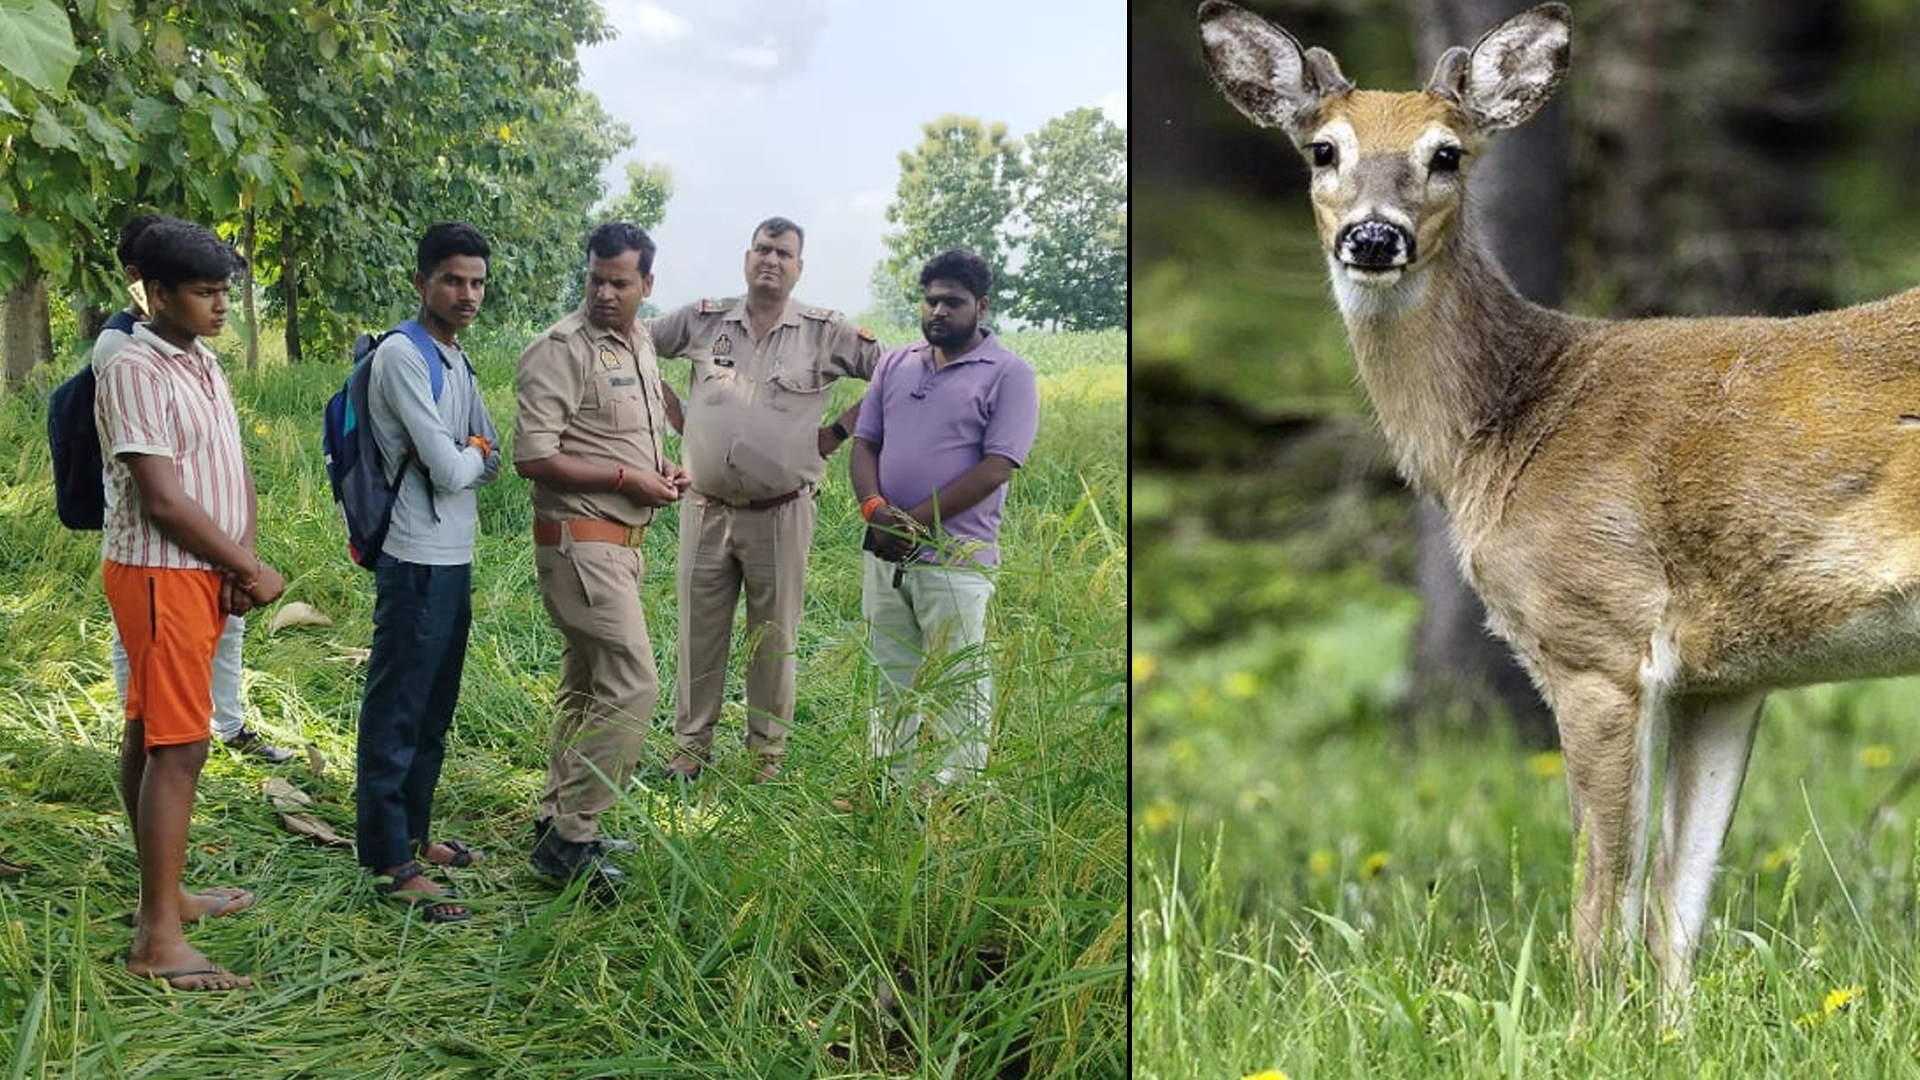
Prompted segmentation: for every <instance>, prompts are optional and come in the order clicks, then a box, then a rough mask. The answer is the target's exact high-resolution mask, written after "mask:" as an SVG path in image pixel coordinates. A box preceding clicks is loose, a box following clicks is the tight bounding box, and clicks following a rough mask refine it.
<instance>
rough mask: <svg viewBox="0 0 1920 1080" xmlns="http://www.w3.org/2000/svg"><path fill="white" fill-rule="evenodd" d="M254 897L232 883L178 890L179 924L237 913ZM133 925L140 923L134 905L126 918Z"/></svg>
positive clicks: (187, 924) (138, 910)
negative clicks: (199, 888)
mask: <svg viewBox="0 0 1920 1080" xmlns="http://www.w3.org/2000/svg"><path fill="white" fill-rule="evenodd" d="M256 899H257V898H256V897H255V896H254V895H253V894H252V893H251V892H248V891H247V890H245V889H242V888H239V887H238V886H234V885H215V886H214V887H212V888H210V889H201V890H200V891H198V892H188V891H187V890H186V889H185V888H182V889H181V890H180V925H182V926H190V925H192V924H194V923H197V922H199V921H201V920H202V919H224V918H226V917H227V916H229V915H238V914H240V913H241V912H243V911H245V910H247V909H248V908H250V907H252V906H253V905H254V903H255V901H256ZM127 921H128V922H131V923H132V924H133V925H135V926H138V925H140V909H139V908H138V907H137V906H136V907H135V908H134V909H133V914H132V915H131V916H130V917H129V918H128V920H127Z"/></svg>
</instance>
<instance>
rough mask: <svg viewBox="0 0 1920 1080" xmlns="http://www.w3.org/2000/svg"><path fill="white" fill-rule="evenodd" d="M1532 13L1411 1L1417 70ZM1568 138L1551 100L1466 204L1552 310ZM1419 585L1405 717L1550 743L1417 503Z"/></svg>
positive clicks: (1426, 507)
mask: <svg viewBox="0 0 1920 1080" xmlns="http://www.w3.org/2000/svg"><path fill="white" fill-rule="evenodd" d="M1530 6H1532V5H1531V4H1530V3H1528V2H1525V0H1422V2H1421V3H1420V4H1419V6H1418V9H1417V17H1418V42H1417V43H1418V46H1419V49H1420V66H1421V68H1422V69H1423V70H1424V69H1426V68H1429V67H1431V66H1432V65H1433V62H1434V61H1435V60H1436V59H1437V58H1438V57H1439V55H1440V53H1441V51H1442V50H1444V49H1445V48H1446V47H1447V46H1449V45H1457V44H1470V43H1472V42H1473V41H1474V39H1475V38H1476V37H1477V36H1478V35H1479V34H1480V33H1481V32H1483V31H1484V30H1485V29H1486V28H1487V27H1489V26H1493V25H1495V24H1497V23H1499V22H1500V21H1501V20H1502V19H1505V18H1507V17H1508V16H1510V15H1513V14H1516V13H1518V12H1520V11H1523V10H1525V9H1526V8H1528V7H1530ZM1566 160H1567V135H1566V123H1565V121H1564V120H1563V108H1562V106H1561V105H1560V104H1559V103H1558V102H1555V103H1553V104H1550V105H1548V106H1547V107H1546V109H1545V110H1544V111H1542V112H1541V113H1540V115H1538V116H1536V117H1534V118H1533V120H1532V121H1531V122H1529V123H1527V124H1525V125H1524V126H1522V127H1520V128H1518V129H1516V130H1513V131H1510V132H1507V133H1506V134H1505V136H1504V137H1503V138H1502V139H1500V140H1498V141H1496V142H1494V143H1493V145H1492V146H1491V147H1490V148H1489V151H1488V153H1487V156H1486V160H1485V161H1483V162H1481V163H1480V165H1479V166H1478V168H1477V171H1476V172H1475V173H1474V177H1473V188H1472V189H1471V194H1470V197H1471V199H1472V207H1473V208H1474V209H1475V210H1476V211H1477V212H1476V213H1475V214H1474V217H1473V220H1474V222H1475V223H1476V225H1477V227H1478V229H1479V230H1480V236H1481V238H1482V239H1483V240H1484V241H1485V242H1486V244H1487V247H1488V248H1489V249H1490V250H1491V251H1492V252H1493V254H1494V257H1495V258H1497V259H1499V260H1500V265H1501V266H1502V267H1503V268H1504V269H1505V270H1506V272H1507V276H1509V277H1511V278H1512V279H1513V283H1514V285H1515V286H1516V287H1517V288H1519V290H1520V293H1521V295H1523V296H1525V297H1526V298H1527V299H1529V300H1532V301H1534V302H1535V303H1540V304H1558V303H1559V301H1560V294H1561V287H1562V286H1561V281H1562V275H1563V266H1562V261H1561V253H1562V252H1563V251H1564V250H1565V245H1566V232H1567V225H1566V222H1567V168H1566ZM1415 521H1416V523H1417V525H1418V527H1419V533H1420V556H1419V563H1418V575H1419V580H1420V595H1421V598H1422V600H1423V601H1424V603H1423V606H1422V609H1421V613H1420V626H1419V628H1418V630H1416V632H1415V640H1414V650H1413V679H1412V685H1411V688H1410V697H1409V701H1408V703H1407V705H1408V707H1407V709H1405V710H1404V712H1405V714H1406V715H1407V716H1408V717H1409V718H1410V719H1416V720H1417V719H1423V718H1429V717H1444V716H1448V715H1458V714H1461V713H1463V712H1464V713H1465V714H1466V715H1467V716H1468V717H1470V718H1472V719H1474V720H1476V721H1479V720H1484V719H1486V718H1487V717H1489V716H1492V715H1497V714H1502V713H1504V714H1505V715H1507V716H1509V717H1511V718H1512V720H1513V723H1514V725H1515V727H1516V728H1517V729H1518V730H1519V732H1520V735H1521V737H1522V738H1523V739H1525V740H1526V741H1528V742H1530V743H1535V744H1538V745H1551V744H1552V743H1553V742H1554V738H1555V736H1554V727H1553V716H1552V714H1551V713H1550V712H1549V711H1548V709H1547V705H1546V702H1544V701H1542V700H1541V698H1540V695H1539V693H1538V692H1536V691H1535V690H1534V688H1533V683H1532V681H1531V680H1530V679H1528V678H1527V674H1526V672H1525V671H1523V670H1522V669H1521V667H1520V664H1519V662H1518V661H1517V660H1515V659H1514V657H1513V653H1512V651H1511V650H1510V649H1508V648H1507V646H1506V643H1505V642H1503V641H1501V640H1500V639H1499V638H1496V637H1494V636H1493V634H1491V633H1489V632H1488V631H1487V629H1486V618H1487V613H1486V608H1485V607H1483V606H1482V605H1481V603H1480V598H1479V597H1478V596H1476V595H1474V592H1473V590H1472V589H1470V588H1468V587H1467V584H1466V582H1464V581H1462V580H1461V578H1460V569H1459V565H1458V564H1457V563H1456V562H1455V561H1454V556H1453V545H1452V540H1451V537H1450V536H1449V534H1448V531H1447V521H1446V515H1445V514H1443V513H1442V512H1441V510H1440V508H1439V506H1438V505H1437V504H1435V503H1434V501H1433V500H1432V499H1423V500H1421V502H1420V506H1419V509H1418V512H1417V514H1416V515H1415Z"/></svg>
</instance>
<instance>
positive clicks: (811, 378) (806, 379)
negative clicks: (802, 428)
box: [767, 364, 830, 416]
mask: <svg viewBox="0 0 1920 1080" xmlns="http://www.w3.org/2000/svg"><path fill="white" fill-rule="evenodd" d="M767 382H768V384H769V385H770V386H771V388H772V392H771V393H769V394H768V395H767V397H768V399H769V402H770V403H771V404H772V405H773V407H774V408H776V409H779V410H780V411H782V412H810V413H812V414H813V415H815V416H818V415H820V412H821V410H822V409H824V408H825V407H826V406H825V404H824V401H825V398H824V395H825V394H826V392H827V388H828V386H829V385H830V383H829V382H828V380H827V379H825V378H823V377H822V376H821V374H820V369H819V368H817V367H811V366H809V367H795V366H791V365H786V364H782V365H780V366H779V367H776V368H774V371H773V376H772V377H771V378H769V379H768V380H767Z"/></svg>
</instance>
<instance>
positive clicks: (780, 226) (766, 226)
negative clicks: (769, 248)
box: [747, 216, 807, 251]
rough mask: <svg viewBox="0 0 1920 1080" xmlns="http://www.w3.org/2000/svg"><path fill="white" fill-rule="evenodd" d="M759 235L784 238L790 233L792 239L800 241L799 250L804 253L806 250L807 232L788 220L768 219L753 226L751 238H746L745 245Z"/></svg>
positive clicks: (781, 218) (780, 218)
mask: <svg viewBox="0 0 1920 1080" xmlns="http://www.w3.org/2000/svg"><path fill="white" fill-rule="evenodd" d="M761 233H766V234H767V235H768V236H785V235H786V234H788V233H792V234H793V238H794V239H795V240H798V241H800V250H802V251H805V250H806V249H807V230H805V229H803V228H801V227H800V226H798V225H795V224H794V223H793V221H792V220H791V219H789V218H783V217H777V216H776V217H770V218H768V219H767V220H765V221H763V222H761V223H760V224H758V225H755V226H754V227H753V236H749V237H747V243H749V244H751V243H753V238H754V236H759V235H760V234H761Z"/></svg>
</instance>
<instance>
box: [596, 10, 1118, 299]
mask: <svg viewBox="0 0 1920 1080" xmlns="http://www.w3.org/2000/svg"><path fill="white" fill-rule="evenodd" d="M602 5H603V6H604V7H605V8H606V10H607V15H608V18H609V19H610V21H611V22H612V23H613V25H614V27H615V29H616V30H617V31H618V34H619V36H618V37H616V38H615V39H614V40H612V41H609V42H606V43H604V44H601V45H596V46H593V47H592V48H589V49H587V50H585V51H584V52H583V53H582V56H581V67H582V69H583V71H584V74H585V86H586V89H587V90H589V91H591V92H592V93H594V94H595V95H596V96H598V97H599V99H600V101H601V104H602V105H603V106H604V107H605V108H606V110H607V112H608V113H609V114H611V115H612V116H613V117H614V118H615V119H617V120H619V121H621V122H622V123H625V124H626V125H627V126H628V127H629V128H631V129H632V130H633V134H634V145H633V146H632V147H631V148H630V149H629V150H627V151H626V152H625V153H623V154H622V155H621V156H620V157H619V158H617V159H615V161H614V162H613V164H612V165H611V166H610V167H609V169H608V171H607V174H606V177H605V179H606V182H607V186H608V191H609V194H618V193H619V192H620V191H623V190H624V189H625V186H626V171H625V165H626V162H628V161H631V160H636V159H637V160H641V161H647V162H652V163H658V164H663V165H665V166H667V167H668V168H669V169H670V170H671V171H672V174H673V198H672V200H671V201H669V202H668V204H667V215H666V221H665V223H664V224H662V225H661V226H660V227H659V228H658V229H656V230H654V233H653V237H654V239H655V240H656V241H657V242H658V243H659V245H660V253H659V255H658V256H657V258H656V260H655V262H654V294H653V300H654V302H655V303H657V304H659V305H660V306H661V307H662V308H669V309H670V308H672V307H675V306H677V305H679V304H682V303H685V302H687V301H689V300H694V299H698V298H700V297H703V296H733V295H737V294H738V293H740V292H741V291H743V290H744V288H745V282H744V278H743V274H742V268H741V258H742V256H743V254H744V253H745V251H746V249H747V242H748V239H749V233H750V232H751V231H752V229H753V226H754V224H755V223H756V222H759V221H760V220H762V219H764V218H767V217H770V216H772V215H775V214H779V215H782V216H785V217H789V218H792V219H793V220H794V221H796V222H798V223H799V224H800V226H801V227H802V228H804V229H805V230H806V232H807V243H806V251H805V253H804V258H805V260H806V266H805V269H804V271H803V273H802V275H801V278H800V284H799V285H798V287H797V288H796V289H795V290H794V295H795V296H796V297H798V298H800V299H803V300H806V301H807V302H809V303H813V304H819V305H822V306H825V307H834V308H841V309H843V310H846V311H848V312H849V313H857V312H860V311H863V310H865V309H866V308H867V307H868V306H869V302H868V293H869V289H868V279H869V278H870V277H871V275H872V273H873V268H874V265H875V264H876V263H877V262H878V261H879V260H880V258H881V256H882V254H883V248H882V246H881V239H880V238H881V234H882V233H883V232H884V231H885V230H886V228H887V224H886V219H885V217H884V216H883V215H884V213H885V210H886V205H887V203H888V202H889V201H891V199H892V198H893V193H894V189H895V187H896V186H897V185H898V183H899V179H900V164H899V154H900V153H901V152H902V151H905V150H910V149H912V148H913V147H914V146H916V145H918V144H919V142H920V138H921V132H920V125H921V124H923V123H925V122H927V121H929V120H933V119H936V118H938V117H940V116H943V115H945V114H947V113H960V114H963V115H968V116H974V117H978V118H979V119H981V120H984V121H987V122H988V123H993V122H995V121H999V122H1003V123H1005V124H1006V125H1007V128H1008V131H1009V132H1010V133H1011V134H1013V135H1014V136H1016V137H1018V138H1022V139H1024V138H1026V137H1027V136H1029V135H1031V134H1033V133H1034V132H1035V131H1037V130H1038V129H1039V128H1040V126H1041V125H1042V124H1044V123H1045V122H1046V121H1047V120H1049V119H1052V118H1053V117H1056V116H1059V115H1061V114H1062V113H1065V112H1067V111H1068V110H1070V109H1075V108H1079V107H1082V106H1091V107H1095V108H1101V109H1104V110H1106V112H1107V114H1108V115H1109V116H1110V117H1112V118H1113V119H1114V122H1116V123H1121V124H1124V123H1125V119H1126V85H1127V82H1126V78H1127V75H1126V72H1127V67H1126V4H1125V3H1124V0H970V2H968V3H964V4H938V5H935V4H926V3H921V2H916V0H602Z"/></svg>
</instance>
